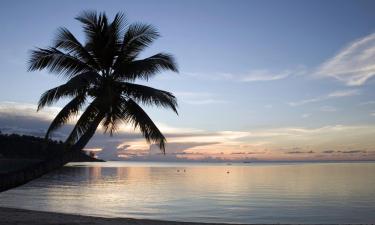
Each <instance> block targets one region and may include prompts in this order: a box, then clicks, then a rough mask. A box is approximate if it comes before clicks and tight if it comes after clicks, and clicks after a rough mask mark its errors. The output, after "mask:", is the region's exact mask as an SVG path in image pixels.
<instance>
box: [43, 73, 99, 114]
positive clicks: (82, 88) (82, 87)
mask: <svg viewBox="0 0 375 225" xmlns="http://www.w3.org/2000/svg"><path fill="white" fill-rule="evenodd" d="M98 79H99V75H98V74H97V73H93V72H86V73H82V74H79V75H77V76H75V77H73V78H71V79H70V80H69V81H68V82H66V83H65V84H63V85H60V86H58V87H55V88H52V89H50V90H48V91H46V92H44V93H43V94H42V96H41V97H40V99H39V102H38V110H40V109H41V108H43V107H44V106H46V105H51V104H53V103H55V102H57V101H58V100H59V99H60V98H62V97H66V96H77V95H79V94H82V93H85V92H86V91H87V90H88V88H89V87H90V85H93V84H95V82H97V80H98Z"/></svg>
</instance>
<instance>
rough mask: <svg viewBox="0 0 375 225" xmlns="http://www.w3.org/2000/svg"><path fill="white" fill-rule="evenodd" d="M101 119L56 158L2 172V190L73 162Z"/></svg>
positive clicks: (95, 121)
mask: <svg viewBox="0 0 375 225" xmlns="http://www.w3.org/2000/svg"><path fill="white" fill-rule="evenodd" d="M101 120H102V118H100V117H98V118H97V119H96V120H94V121H93V123H92V126H91V128H90V129H89V130H88V131H87V132H86V133H85V134H84V135H82V136H81V137H80V139H79V140H78V141H77V142H76V143H75V144H74V145H73V146H72V147H71V148H70V149H69V150H66V151H65V152H64V153H63V154H61V155H59V156H57V157H55V158H49V159H46V160H44V161H42V162H39V163H36V164H33V165H31V166H28V167H26V168H23V169H21V170H18V171H13V172H10V173H6V174H0V192H2V191H6V190H9V189H11V188H15V187H18V186H21V185H23V184H26V183H27V182H29V181H32V180H34V179H36V178H39V177H41V176H43V175H44V174H47V173H49V172H51V171H53V170H56V169H59V168H61V167H63V166H64V165H65V164H67V163H69V162H71V161H72V160H73V159H74V158H76V156H77V155H78V154H79V153H80V150H82V149H83V148H84V147H85V146H86V144H87V143H88V142H89V140H90V139H91V138H92V136H94V134H95V131H96V128H97V127H98V125H99V123H100V121H101Z"/></svg>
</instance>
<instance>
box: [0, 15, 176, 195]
mask: <svg viewBox="0 0 375 225" xmlns="http://www.w3.org/2000/svg"><path fill="white" fill-rule="evenodd" d="M76 19H77V20H78V21H79V22H81V23H82V24H83V30H84V33H85V36H86V38H85V39H86V40H85V44H81V43H80V42H79V41H78V40H77V38H75V37H74V35H73V34H72V33H71V32H70V31H69V30H68V29H66V28H60V29H59V30H58V34H57V36H56V39H55V41H54V44H53V46H52V47H48V48H37V49H35V50H33V51H32V52H31V57H30V60H29V71H36V70H44V69H46V70H49V72H51V73H56V74H59V75H60V76H62V77H64V78H66V79H68V81H67V82H66V83H65V84H63V85H60V86H58V87H55V88H52V89H50V90H48V91H46V92H45V93H43V94H42V96H41V98H40V100H39V103H38V110H40V109H42V108H43V107H45V106H48V105H51V104H53V103H55V102H57V101H58V100H60V99H61V98H65V97H68V98H71V100H70V102H69V103H67V104H66V105H65V107H63V108H62V109H61V111H60V112H59V113H58V114H57V116H56V117H55V119H54V120H53V121H52V123H51V125H50V126H49V128H48V130H47V133H46V138H48V137H49V136H50V135H51V133H52V132H53V131H55V130H56V129H58V128H59V127H61V126H62V125H63V124H66V123H67V122H68V121H69V119H71V118H72V117H74V116H77V114H78V113H79V112H80V111H81V110H82V109H83V108H85V109H84V111H83V113H82V114H81V116H80V117H79V119H78V121H77V122H76V124H75V126H74V128H73V130H72V131H71V133H70V135H69V136H68V138H67V139H66V141H65V142H66V144H67V146H69V151H66V154H65V155H64V156H63V157H62V158H60V159H51V160H49V161H48V162H43V163H44V164H43V165H42V166H40V165H39V167H38V168H36V169H33V170H34V171H33V172H34V173H33V174H32V175H24V176H23V177H25V179H24V180H23V181H22V182H15V183H16V184H13V186H17V183H26V182H27V181H29V180H32V179H34V178H35V177H38V176H41V175H42V174H44V173H46V172H48V171H50V170H52V169H56V168H59V167H61V166H62V165H64V164H66V163H68V162H69V161H70V160H71V159H72V157H73V155H74V152H77V151H79V150H82V149H83V148H84V147H85V145H86V144H87V143H88V141H89V140H90V138H91V137H92V136H93V135H94V134H95V131H96V129H97V128H98V126H99V125H100V124H101V125H102V127H103V128H104V131H105V132H106V133H109V134H110V135H112V134H113V133H114V132H116V131H117V130H118V127H119V124H120V123H122V122H124V123H128V124H131V125H133V126H134V128H139V130H140V131H141V133H142V134H143V136H144V137H145V138H146V140H147V141H148V142H149V143H156V144H158V146H159V147H160V149H161V150H162V151H163V152H164V153H165V142H166V139H165V137H164V135H163V134H162V133H161V131H160V130H159V129H158V127H157V126H156V125H155V124H154V122H153V121H152V120H151V118H150V117H149V116H148V115H147V113H146V112H145V111H144V110H143V109H142V107H141V106H140V104H144V105H156V106H161V107H165V108H169V109H172V110H173V111H174V112H176V113H177V109H176V108H177V101H176V98H175V96H174V95H173V94H171V93H170V92H167V91H163V90H158V89H155V88H151V87H148V86H144V85H140V84H135V83H134V81H136V80H137V79H140V80H146V81H147V80H148V79H149V78H151V77H153V76H154V75H155V74H157V73H158V72H161V71H163V70H170V71H174V72H178V70H177V65H176V62H175V60H174V58H173V56H171V55H169V54H165V53H158V54H155V55H153V56H150V57H148V58H143V59H139V55H140V53H141V52H142V51H143V50H144V49H145V48H147V47H148V46H149V45H150V44H151V43H152V42H153V41H154V40H155V39H157V38H158V37H159V33H158V32H157V30H156V29H155V28H154V27H153V26H151V25H148V24H142V23H135V24H130V25H127V24H126V22H125V17H124V14H123V13H117V14H116V16H115V17H114V19H113V21H112V22H108V18H107V16H106V14H105V13H99V14H98V13H96V12H91V11H85V12H83V13H82V14H80V15H79V16H78V17H76ZM38 169H39V170H40V171H39V172H36V171H37V170H38ZM29 170H30V168H29ZM25 173H27V171H25ZM26 177H29V178H26ZM1 180H2V179H1V177H0V181H1ZM10 186H12V185H10ZM4 187H5V186H4ZM4 189H5V188H4Z"/></svg>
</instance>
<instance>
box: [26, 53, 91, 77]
mask: <svg viewBox="0 0 375 225" xmlns="http://www.w3.org/2000/svg"><path fill="white" fill-rule="evenodd" d="M28 63H29V68H28V70H29V71H35V70H43V69H48V70H49V72H51V73H57V74H62V75H64V76H66V77H68V78H71V77H74V76H75V75H76V74H78V73H83V72H88V71H92V70H93V68H92V67H90V66H89V65H87V64H86V63H84V62H82V61H81V60H79V59H78V58H77V57H75V56H73V55H70V54H67V53H64V52H61V51H60V50H58V49H57V48H46V49H43V48H38V49H36V50H33V51H32V52H31V57H30V60H29V62H28Z"/></svg>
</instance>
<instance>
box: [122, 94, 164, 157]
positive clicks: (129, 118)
mask: <svg viewBox="0 0 375 225" xmlns="http://www.w3.org/2000/svg"><path fill="white" fill-rule="evenodd" d="M124 110H125V111H124V112H123V118H124V119H123V120H124V121H125V122H128V123H131V124H132V125H133V126H134V128H139V129H140V131H141V132H142V135H143V136H144V137H145V139H146V140H147V141H148V142H149V143H151V142H155V143H157V144H158V146H159V148H160V149H161V150H162V151H163V153H165V143H166V138H165V137H164V135H163V134H162V133H161V131H160V130H159V128H158V127H157V126H156V125H155V124H154V122H153V121H152V120H151V118H150V117H149V116H148V115H147V113H146V112H145V111H144V110H143V109H142V108H141V107H140V106H139V105H138V104H137V103H136V102H135V101H133V100H132V99H128V100H127V101H126V104H125V107H124Z"/></svg>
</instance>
